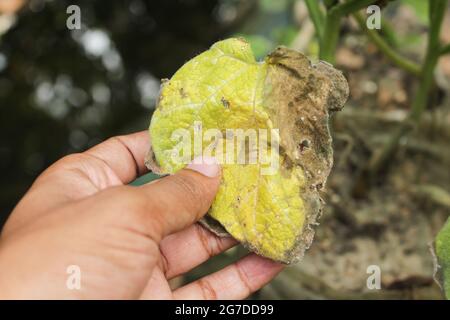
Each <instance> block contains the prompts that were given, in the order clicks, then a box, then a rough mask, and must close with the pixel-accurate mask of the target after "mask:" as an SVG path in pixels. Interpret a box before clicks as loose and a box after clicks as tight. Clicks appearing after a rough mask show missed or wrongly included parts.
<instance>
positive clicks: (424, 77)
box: [369, 0, 448, 178]
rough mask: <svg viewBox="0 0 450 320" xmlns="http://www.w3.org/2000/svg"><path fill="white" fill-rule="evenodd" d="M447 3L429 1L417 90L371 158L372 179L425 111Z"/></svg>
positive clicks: (443, 0)
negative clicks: (399, 121)
mask: <svg viewBox="0 0 450 320" xmlns="http://www.w3.org/2000/svg"><path fill="white" fill-rule="evenodd" d="M447 1H448V0H430V1H429V2H428V3H429V6H430V15H429V19H430V31H429V35H428V44H427V52H426V55H425V63H424V64H423V66H422V70H421V73H420V85H419V89H418V91H417V93H416V95H415V97H414V100H413V103H412V106H411V111H410V113H409V115H408V118H407V119H406V120H405V121H404V122H403V123H402V124H401V125H400V127H399V128H398V130H397V131H396V132H395V134H394V135H393V136H391V138H390V139H389V140H388V142H387V143H386V144H385V145H384V146H383V147H382V149H380V151H379V152H375V153H374V155H373V156H372V159H371V161H370V163H369V173H370V176H371V177H372V178H373V177H375V176H376V175H377V174H378V173H379V171H380V170H381V169H382V168H384V167H385V165H386V164H387V163H388V161H389V160H390V159H391V158H392V156H393V155H394V153H395V151H396V150H397V147H398V144H399V142H400V140H401V138H402V137H403V136H404V135H405V134H406V133H407V132H409V130H410V129H411V128H413V126H412V125H411V124H413V125H415V124H417V122H418V121H419V120H420V117H421V116H422V113H423V111H424V110H425V109H426V106H427V102H428V96H429V93H430V90H431V87H432V85H433V79H434V78H433V76H434V70H435V68H436V64H437V62H438V59H439V56H440V54H441V45H440V42H439V35H440V32H441V26H442V21H443V19H444V13H445V11H446V8H447Z"/></svg>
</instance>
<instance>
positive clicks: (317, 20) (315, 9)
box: [305, 0, 325, 42]
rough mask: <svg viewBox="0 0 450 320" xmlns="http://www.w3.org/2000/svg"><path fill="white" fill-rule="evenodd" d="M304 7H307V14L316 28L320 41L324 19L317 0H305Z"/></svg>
mask: <svg viewBox="0 0 450 320" xmlns="http://www.w3.org/2000/svg"><path fill="white" fill-rule="evenodd" d="M305 3H306V7H307V8H308V12H309V16H310V18H311V20H312V22H313V24H314V28H315V29H316V33H317V37H318V38H319V42H320V41H322V36H323V25H324V21H325V15H324V13H323V12H322V10H321V9H320V5H319V1H317V0H305Z"/></svg>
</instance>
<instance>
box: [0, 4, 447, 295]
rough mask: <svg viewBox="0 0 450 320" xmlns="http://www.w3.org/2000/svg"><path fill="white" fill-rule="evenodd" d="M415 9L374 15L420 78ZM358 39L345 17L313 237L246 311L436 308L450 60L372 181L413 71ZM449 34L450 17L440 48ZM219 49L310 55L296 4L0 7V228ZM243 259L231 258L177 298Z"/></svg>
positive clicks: (398, 122)
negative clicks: (74, 11) (74, 25)
mask: <svg viewBox="0 0 450 320" xmlns="http://www.w3.org/2000/svg"><path fill="white" fill-rule="evenodd" d="M325 2H327V3H330V1H325ZM331 2H333V1H331ZM427 2H428V1H425V0H398V1H378V2H377V4H379V5H380V6H381V7H382V8H383V10H382V17H383V20H382V29H381V30H380V32H379V33H378V34H379V35H381V36H382V38H383V41H384V44H386V45H388V46H389V48H391V49H393V50H395V51H396V52H398V53H399V54H400V55H401V57H404V58H405V59H407V60H405V61H411V62H412V63H413V64H417V65H418V66H420V65H421V64H423V61H424V59H427V57H426V55H427V34H428V30H429V25H428V24H429V22H428V21H429V19H428V11H427V10H428V5H427ZM72 4H76V5H78V6H79V7H80V9H81V29H79V30H69V29H68V28H67V27H66V20H67V18H68V17H69V14H67V13H66V10H67V8H68V6H70V5H72ZM363 13H364V12H363ZM366 31H367V30H363V29H362V28H360V26H359V25H358V23H357V21H356V20H355V19H353V18H350V17H348V18H345V19H342V22H341V30H340V34H339V40H338V45H337V48H336V50H335V51H334V52H333V56H334V60H335V65H336V66H337V67H338V68H340V69H341V70H342V71H343V72H344V74H345V75H346V77H347V79H348V81H349V84H350V99H349V101H348V103H347V105H346V107H345V108H344V110H343V111H342V112H340V113H338V114H336V115H335V116H334V118H333V123H332V128H333V130H332V131H333V137H334V145H335V167H334V169H333V172H332V175H331V177H330V178H329V181H328V185H327V192H326V194H324V198H325V200H326V202H327V206H326V209H325V212H324V214H323V216H322V218H321V221H320V222H321V224H320V226H318V227H317V229H316V230H317V236H316V239H315V241H314V243H313V245H312V247H311V249H310V250H309V251H308V252H307V253H306V256H305V259H304V260H303V261H302V262H301V263H299V264H298V265H295V266H291V267H289V268H287V270H286V271H284V272H283V273H282V274H281V275H280V276H279V277H277V278H276V279H275V280H274V281H273V282H272V283H271V284H269V285H268V286H266V287H265V288H264V289H262V290H261V291H260V292H258V293H256V294H255V295H254V296H253V298H273V299H316V298H318V299H322V298H323V299H326V298H337V299H340V298H352V299H365V298H367V299H378V298H387V299H390V298H400V299H403V298H404V299H415V298H430V299H434V298H436V299H440V298H442V297H443V296H442V293H441V291H440V289H439V287H438V286H437V285H436V283H435V282H434V281H433V270H434V267H433V256H432V254H431V252H430V247H429V246H430V244H431V243H432V241H433V239H434V237H435V235H436V234H437V232H438V231H439V230H440V228H441V227H442V226H443V224H444V222H445V221H446V219H447V217H448V215H449V213H450V170H449V168H450V99H449V97H450V95H449V93H450V55H448V54H447V55H442V56H441V57H440V58H439V60H438V63H437V65H436V68H435V70H434V72H433V73H432V74H433V83H432V85H431V88H430V90H428V91H427V94H426V98H427V99H426V100H427V101H426V110H425V111H424V112H423V114H422V115H421V116H420V118H419V119H416V120H417V121H416V123H415V126H414V130H411V132H408V133H407V134H404V135H402V136H401V138H400V139H399V141H398V145H396V148H395V152H393V153H390V154H388V157H387V159H386V161H385V162H384V163H382V165H381V166H379V167H377V169H376V170H372V169H373V168H372V167H370V165H369V164H370V163H371V161H372V160H373V158H374V154H376V152H377V150H379V149H380V148H381V149H382V147H383V145H385V144H386V143H387V141H390V140H391V139H392V136H393V135H395V134H396V132H397V130H398V128H399V127H400V126H402V125H403V124H404V122H405V121H406V120H405V119H408V114H409V110H411V106H412V105H413V103H414V100H415V99H416V96H415V94H416V92H417V91H418V90H420V86H421V84H420V77H418V76H417V74H414V68H409V70H408V68H404V67H402V61H394V60H393V59H392V57H389V55H388V56H387V55H386V52H384V51H385V50H381V49H380V46H379V43H378V45H377V42H376V39H375V41H374V39H373V34H372V37H371V35H370V34H369V33H367V32H366ZM449 31H450V10H449V8H447V10H446V12H445V18H444V20H443V23H442V32H441V34H440V40H441V41H442V42H443V43H450V32H449ZM230 36H241V37H244V38H246V39H247V40H248V41H249V42H250V43H251V45H252V47H253V50H254V52H255V55H256V56H257V57H258V58H261V57H264V56H265V55H266V54H267V53H269V52H270V51H271V50H273V49H274V48H275V47H276V46H278V45H285V46H289V47H291V48H294V49H297V50H299V51H302V52H305V53H306V54H307V55H308V56H310V57H311V58H312V59H313V60H317V59H318V57H319V51H320V45H321V44H320V43H319V41H318V40H317V36H316V29H315V25H314V22H313V20H312V19H311V15H310V14H309V11H308V8H307V5H306V3H305V1H303V0H276V1H273V0H272V1H271V0H203V1H202V0H165V1H150V0H130V1H125V0H117V1H99V0H95V1H94V0H85V1H83V0H81V1H66V0H58V1H55V0H0V176H1V180H0V181H1V183H0V226H1V225H2V224H3V223H4V221H5V219H6V218H7V217H8V214H9V213H10V212H11V210H12V209H13V207H14V205H15V204H16V203H17V201H18V200H19V199H20V198H21V196H22V195H23V194H24V193H25V192H26V190H27V189H28V188H29V187H30V185H31V183H32V181H33V180H34V179H35V178H36V176H37V175H38V174H39V173H40V172H42V171H43V170H44V169H45V168H46V167H47V166H49V165H50V164H51V163H52V162H54V161H55V160H57V159H58V158H60V157H62V156H64V155H66V154H69V153H73V152H78V151H83V150H85V149H86V148H89V147H90V146H92V145H95V144H97V143H99V142H100V141H102V140H104V139H106V138H108V137H110V136H113V135H117V134H124V133H131V132H135V131H139V130H145V129H146V128H147V127H148V124H149V121H150V117H151V114H152V111H153V110H154V107H155V102H156V100H157V98H158V92H159V86H160V79H162V78H170V77H171V75H172V74H173V73H174V72H175V71H176V70H177V69H178V68H179V67H181V66H182V65H183V64H184V63H185V62H186V61H187V60H189V59H190V58H192V57H194V56H195V55H197V54H198V53H200V52H202V51H204V50H206V49H208V47H209V46H210V45H211V44H213V43H214V42H215V41H217V40H220V39H224V38H227V37H230ZM403 64H404V63H403ZM416 73H417V72H416ZM243 254H245V250H244V249H243V248H240V247H237V248H234V249H231V250H230V251H228V252H226V253H225V254H223V255H221V256H218V257H216V258H214V259H212V260H211V261H209V262H208V263H206V264H205V265H203V266H201V267H199V268H197V269H195V270H194V271H193V272H191V273H189V274H188V275H186V276H185V277H183V278H179V279H176V280H175V281H174V282H173V286H177V285H180V284H182V283H184V282H187V281H191V280H193V279H195V278H198V277H199V276H201V275H203V274H205V273H210V272H212V271H213V270H216V269H217V268H219V267H220V266H222V265H225V264H228V263H230V262H231V261H234V260H236V259H237V258H238V257H239V256H242V255H243ZM371 265H376V266H379V267H380V270H381V272H382V278H381V279H382V280H381V281H382V289H380V290H370V289H369V288H368V287H367V285H366V280H367V277H368V276H369V275H370V274H368V273H367V268H368V267H369V266H371Z"/></svg>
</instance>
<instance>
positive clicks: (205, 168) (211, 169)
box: [187, 156, 220, 178]
mask: <svg viewBox="0 0 450 320" xmlns="http://www.w3.org/2000/svg"><path fill="white" fill-rule="evenodd" d="M187 168H188V169H191V170H194V171H197V172H198V173H201V174H203V175H204V176H207V177H210V178H214V177H217V176H218V175H219V172H220V167H219V165H218V164H217V160H216V159H215V158H212V157H201V156H200V157H197V158H195V159H194V160H192V162H191V163H190V164H189V165H188V166H187Z"/></svg>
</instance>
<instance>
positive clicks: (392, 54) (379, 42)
mask: <svg viewBox="0 0 450 320" xmlns="http://www.w3.org/2000/svg"><path fill="white" fill-rule="evenodd" d="M353 17H354V18H355V20H356V22H358V24H359V27H360V28H361V30H363V31H364V32H365V33H366V35H367V36H368V37H369V39H370V40H371V41H372V42H373V43H374V44H375V45H376V46H377V47H378V49H379V50H380V51H381V52H383V53H384V55H385V56H386V57H388V58H389V59H390V60H391V61H392V62H393V63H394V64H396V65H397V66H399V67H400V68H402V69H404V70H406V71H408V72H410V73H412V74H414V75H415V76H420V73H421V70H420V65H418V64H417V63H415V62H414V61H411V60H409V59H408V58H406V57H403V56H402V55H400V54H399V53H397V52H396V51H395V50H394V49H392V48H391V47H390V46H389V44H388V43H387V42H386V41H385V40H384V39H383V38H382V37H381V36H380V35H379V33H378V32H377V31H375V30H372V29H369V28H367V26H366V24H365V20H364V17H363V16H362V15H361V14H360V13H359V12H354V13H353Z"/></svg>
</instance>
